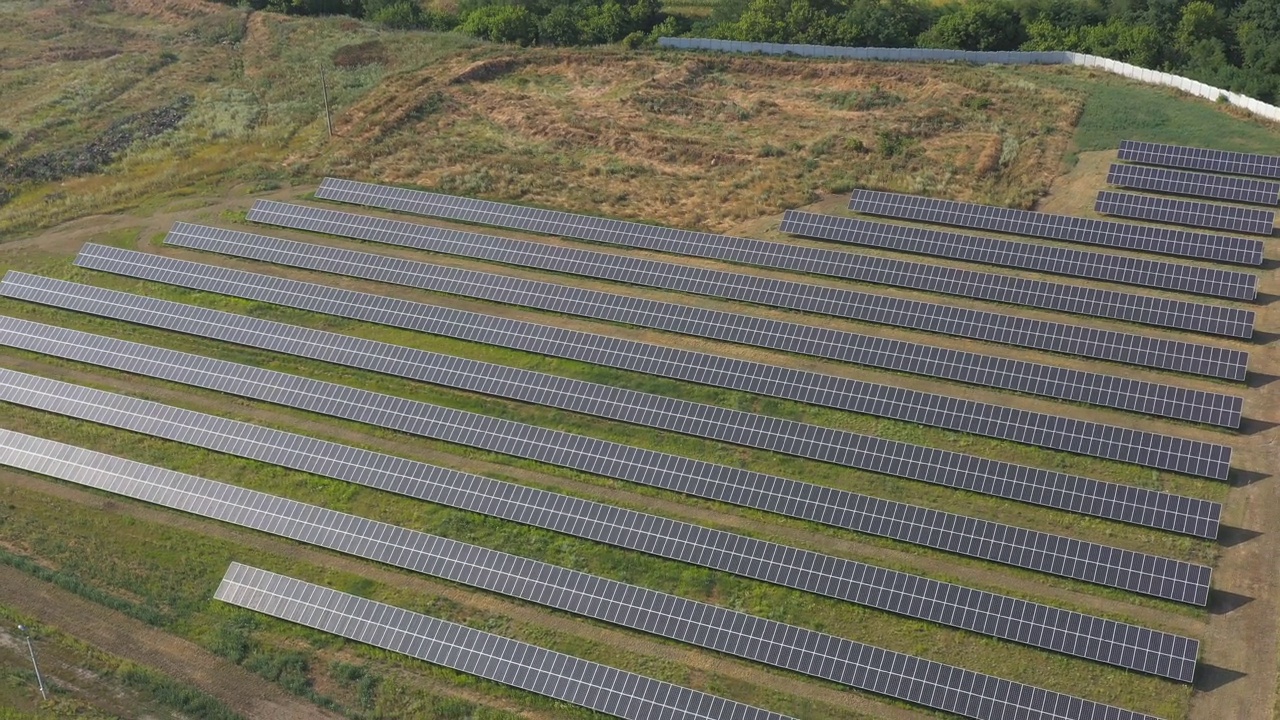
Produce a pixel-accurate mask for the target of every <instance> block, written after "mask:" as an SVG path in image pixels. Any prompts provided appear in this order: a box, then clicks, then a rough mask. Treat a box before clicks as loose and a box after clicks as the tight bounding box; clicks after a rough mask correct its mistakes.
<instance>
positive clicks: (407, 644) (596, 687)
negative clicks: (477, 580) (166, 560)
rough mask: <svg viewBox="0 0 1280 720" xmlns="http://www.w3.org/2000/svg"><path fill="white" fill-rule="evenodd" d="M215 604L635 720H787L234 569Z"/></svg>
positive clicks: (262, 573) (318, 588)
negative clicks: (222, 603)
mask: <svg viewBox="0 0 1280 720" xmlns="http://www.w3.org/2000/svg"><path fill="white" fill-rule="evenodd" d="M214 597H215V598H217V599H218V600H221V601H223V602H225V603H229V604H231V605H235V606H238V607H242V608H246V609H249V610H254V611H257V612H260V613H263V614H264V615H269V616H271V617H276V618H280V619H281V620H288V621H289V622H293V623H298V624H299V625H303V626H306V627H309V628H313V629H316V630H320V631H323V632H327V633H331V634H333V635H337V636H338V637H342V638H346V639H348V640H354V641H356V642H360V643H364V644H366V645H372V646H373V647H376V648H381V649H383V650H389V651H391V652H394V653H398V654H400V655H406V656H408V657H411V658H414V659H416V660H422V661H425V662H428V663H431V664H433V665H440V666H443V667H447V668H450V669H453V670H457V671H459V672H463V673H466V674H468V675H475V676H477V677H481V678H484V679H486V680H492V681H494V682H498V683H502V684H503V685H510V686H511V687H515V688H519V689H521V690H528V691H529V692H532V693H535V694H537V695H545V696H546V697H550V698H553V699H555V700H559V701H562V702H566V703H570V704H573V705H578V706H580V707H585V708H589V709H591V710H595V711H597V712H601V713H604V714H606V715H612V716H615V717H620V718H628V719H629V720H643V719H644V718H656V717H663V718H671V719H672V720H707V719H708V718H718V717H734V718H737V717H741V718H744V720H746V719H750V720H766V718H767V719H769V720H774V719H781V718H783V716H782V715H778V714H777V713H772V712H768V711H765V710H761V709H759V708H755V707H752V706H750V705H743V704H741V703H736V702H733V701H730V700H725V699H724V698H720V697H717V696H715V695H708V694H706V693H702V692H698V691H696V690H689V689H687V688H683V687H680V686H678V685H672V684H670V683H666V682H663V681H661V680H654V679H652V678H648V677H645V676H644V675H638V674H636V673H631V672H627V671H625V670H618V669H615V668H612V667H609V666H608V665H601V664H599V663H593V662H590V661H587V660H582V659H580V658H576V657H573V656H572V655H565V654H564V653H558V652H555V651H554V650H547V649H545V648H542V647H539V646H537V645H530V644H529V643H524V642H520V641H518V640H511V639H509V638H505V637H502V636H501V635H494V634H493V633H487V632H484V631H483V630H476V629H475V628H471V627H467V626H466V625H459V624H457V623H451V622H447V621H445V620H439V619H437V618H434V617H431V616H430V615H422V614H420V613H415V612H411V611H409V610H402V609H400V608H398V607H395V606H393V605H384V604H383V603H380V602H374V601H372V600H366V599H364V598H362V597H359V596H356V595H349V594H347V593H343V592H338V591H336V590H330V589H329V588H326V587H322V586H320V585H312V584H311V583H306V582H302V581H301V580H295V579H293V578H290V577H287V576H285V575H277V574H276V573H272V572H268V571H266V570H259V569H258V568H254V567H250V566H248V565H241V564H239V563H231V566H230V567H228V568H227V573H226V575H225V576H223V578H222V582H221V583H220V584H219V585H218V590H217V592H215V593H214Z"/></svg>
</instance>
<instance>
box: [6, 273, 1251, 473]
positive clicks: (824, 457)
mask: <svg viewBox="0 0 1280 720" xmlns="http://www.w3.org/2000/svg"><path fill="white" fill-rule="evenodd" d="M0 294H3V295H4V296H6V297H16V298H20V299H23V300H29V301H32V302H39V303H42V304H47V305H53V306H55V307H63V308H68V309H72V310H78V311H81V312H87V313H90V314H94V315H99V316H102V317H112V318H116V319H119V320H127V321H128V322H133V323H139V324H144V325H151V326H153V327H160V328H164V329H168V330H176V331H178V332H185V333H189V334H194V335H199V336H201V337H208V338H216V339H220V340H225V341H228V342H234V343H239V344H242V345H247V346H250V347H256V348H262V349H266V350H273V351H276V352H282V353H286V354H290V355H296V356H299V357H306V358H311V359H316V360H322V361H325V362H330V363H335V364H340V365H346V366H349V367H356V368H361V369H364V370H372V371H374V372H380V373H386V374H389V375H395V376H399V377H404V378H409V379H413V380H418V381H421V382H428V383H433V384H438V385H444V386H446V387H452V388H457V389H461V390H468V391H471V392H478V393H482V394H486V395H494V396H497V397H502V398H507V399H511V400H519V401H523V402H530V403H535V404H539V405H544V406H547V407H554V408H558V409H562V410H571V411H574V412H579V413H584V414H588V415H595V416H597V417H603V418H608V419H611V420H617V421H621V422H627V423H633V424H637V425H644V426H647V427H652V428H657V429H662V430H668V431H672V432H677V433H683V434H687V435H693V436H695V437H702V438H706V439H710V440H718V441H722V442H729V443H733V444H736V445H744V446H747V447H754V448H759V449H762V450H770V451H773V452H779V453H783V454H788V455H794V456H796V457H803V458H807V459H811V460H819V461H823V462H830V463H833V464H837V465H845V466H847V467H855V468H859V469H878V468H873V466H871V465H870V463H869V462H868V460H867V459H866V457H867V456H868V455H875V456H878V457H879V458H892V460H893V462H896V463H912V464H915V463H918V462H920V459H921V458H928V457H931V456H932V457H937V458H938V459H939V460H940V464H942V465H948V466H953V467H971V466H972V464H975V463H976V464H981V463H983V462H986V461H985V460H983V459H982V458H977V457H974V456H969V455H961V454H950V453H945V452H943V451H937V450H933V449H931V448H926V447H922V446H919V445H911V444H907V443H898V442H891V441H886V440H882V439H879V438H875V437H871V436H867V435H859V434H856V433H852V432H847V431H842V430H835V429H831V428H825V427H820V426H815V425H810V424H807V423H802V422H796V421H791V420H783V419H780V418H775V417H769V416H765V415H759V414H756V413H748V412H742V411H737V410H731V409H727V408H722V407H718V406H713V405H705V404H702V403H694V402H690V401H686V400H681V399H677V398H671V397H667V396H663V395H654V394H652V393H644V392H639V391H635V390H628V389H625V388H620V387H614V386H610V385H602V384H599V383H591V382H586V381H582V380H575V379H572V378H566V377H561V376H556V375H549V374H546V373H540V372H535V371H531V370H524V369H520V368H515V367H508V366H504V365H497V364H494V363H486V362H481V361H478V360H469V359H466V358H460V357H455V356H451V355H443V354H440V353H432V352H427V351H424V350H418V349H415V348H409V347H404V346H400V345H392V344H389V343H382V342H376V341H373V340H366V339H363V338H357V337H352V336H349V335H339V334H336V333H329V332H324V331H321V330H313V329H311V328H305V327H299V326H296V325H286V324H283V323H277V322H271V321H266V320H259V319H257V318H252V317H248V316H244V315H236V314H234V313H224V312H220V311H215V310H209V309H206V308H201V307H196V306H193V305H184V304H181V303H175V302H169V301H165V300H158V299H155V298H148V297H143V296H140V295H132V294H129V293H122V292H118V291H114V290H106V289H103V288H97V287H92V286H89V285H81V284H79V283H71V282H67V281H64V280H54V279H51V278H43V277H40V276H36V275H27V274H25V273H16V272H11V273H10V274H8V275H7V276H6V277H5V280H4V282H3V283H0ZM879 387H880V388H883V391H881V392H877V393H874V394H872V393H870V392H868V394H867V395H865V396H863V397H859V398H851V399H850V400H849V401H848V407H849V409H852V410H856V411H858V412H862V413H866V414H870V415H876V416H880V417H889V418H894V419H899V420H905V421H908V422H916V423H919V424H923V425H932V426H935V427H945V428H948V429H954V430H959V431H962V432H971V433H975V434H981V435H987V436H989V437H999V438H1002V439H1007V440H1012V441H1014V442H1023V443H1027V444H1034V445H1040V446H1049V447H1054V448H1055V449H1059V450H1065V451H1069V452H1076V453H1080V454H1084V455H1090V456H1094V457H1105V458H1108V459H1113V460H1119V461H1122V462H1129V463H1134V464H1138V465H1143V466H1146V467H1154V468H1159V469H1166V470H1173V471H1176V472H1182V473H1185V474H1190V475H1198V476H1202V477H1209V478H1212V479H1218V480H1222V479H1226V477H1227V474H1228V473H1229V472H1230V466H1231V448H1230V447H1228V446H1226V445H1216V444H1213V443H1206V442H1201V441H1195V440H1187V439H1183V438H1176V437H1173V436H1169V435H1160V434H1156V433H1149V432H1142V431H1138V430H1133V429H1131V428H1123V427H1119V426H1113V425H1102V424H1098V423H1087V422H1083V421H1076V420H1069V419H1067V418H1062V417H1057V416H1045V415H1039V414H1036V413H1025V414H1022V417H1023V418H1025V419H1026V420H1027V421H1028V423H1030V424H1028V425H1027V426H1017V425H1015V424H1014V418H1013V417H1012V415H1013V411H1012V410H1010V409H1008V408H1001V407H998V406H990V405H983V404H980V403H968V402H964V401H960V400H956V399H951V398H942V399H940V400H938V401H937V402H935V403H933V404H930V405H924V404H917V405H915V406H912V405H911V404H910V402H911V400H912V399H913V398H914V397H916V396H915V395H914V394H912V393H911V392H909V391H906V390H902V389H900V388H886V387H885V386H879ZM866 389H867V390H870V388H866ZM934 397H937V396H934ZM970 411H972V414H966V413H968V412H970ZM1022 470H1026V468H1023V469H1022Z"/></svg>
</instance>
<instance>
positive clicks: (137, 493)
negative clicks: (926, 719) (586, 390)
mask: <svg viewBox="0 0 1280 720" xmlns="http://www.w3.org/2000/svg"><path fill="white" fill-rule="evenodd" d="M0 462H2V463H3V464H6V465H9V466H11V467H18V468H21V469H24V470H28V471H31V472H37V473H40V474H43V475H48V476H50V477H56V478H59V479H62V480H67V481H69V482H74V483H77V484H80V485H85V486H87V487H93V488H96V489H99V490H105V491H107V492H112V493H115V494H117V495H121V496H124V497H130V498H133V499H136V500H142V501H145V502H149V503H152V504H155V505H160V506H163V507H168V508H173V509H176V510H181V511H184V512H188V513H191V514H193V515H199V516H202V517H209V518H214V519H217V520H221V521H223V522H228V523H231V524H235V525H240V526H242V527H248V528H251V529H255V530H260V531H262V532H267V533H270V534H273V535H279V536H282V537H287V538H291V539H294V540H298V541H301V542H304V543H308V544H311V545H316V546H318V547H324V548H328V549H332V550H336V551H338V552H342V553H345V554H349V555H353V556H355V557H360V558H365V559H368V560H372V561H375V562H380V563H384V564H387V565H392V566H395V567H400V568H404V569H407V570H411V571H414V572H418V573H422V574H424V575H430V576H433V577H439V578H443V579H446V580H450V581H452V582H458V583H461V584H464V585H469V586H471V587H477V588H481V589H484V590H489V591H492V592H496V593H499V594H503V595H507V596H510V597H516V598H520V599H522V600H526V601H529V602H534V603H537V604H539V605H544V606H547V607H553V608H557V609H561V610H565V611H568V612H571V613H574V614H577V615H582V616H585V617H590V618H594V619H597V620H602V621H605V622H609V623H612V624H615V625H620V626H622V627H627V628H631V629H634V630H639V631H641V632H646V633H649V634H653V635H658V636H662V637H666V638H670V639H673V640H678V641H680V642H685V643H688V644H691V645H694V646H697V647H703V648H707V649H711V650H717V651H720V652H725V653H729V654H733V655H737V656H739V657H744V658H747V659H750V660H754V661H757V662H762V663H765V664H768V665H773V666H776V667H782V668H786V669H790V670H794V671H796V672H801V673H805V674H807V675H811V676H814V677H820V678H824V679H829V680H832V681H835V682H840V683H843V684H845V685H849V686H851V687H857V688H860V689H864V690H870V691H872V692H877V693H881V694H887V695H891V696H893V697H900V698H901V699H904V700H910V701H911V702H916V703H919V704H924V705H927V706H930V707H938V708H939V709H944V710H950V711H953V712H954V711H957V710H956V708H959V707H964V708H965V710H964V711H963V713H964V714H969V715H971V716H973V717H980V718H987V717H990V718H992V719H993V720H995V719H996V718H1007V717H1009V716H1010V713H1014V714H1018V713H1020V714H1024V715H1027V714H1033V715H1034V714H1039V713H1043V712H1053V713H1054V714H1055V715H1057V716H1058V717H1068V718H1075V717H1079V718H1082V719H1083V718H1088V719H1089V720H1093V719H1095V718H1096V719H1097V720H1112V719H1113V718H1121V717H1133V715H1132V714H1126V713H1125V711H1123V710H1120V709H1119V708H1115V707H1110V706H1105V705H1100V704H1096V703H1091V702H1089V701H1087V700H1084V699H1081V698H1074V697H1070V696H1065V695H1059V694H1057V693H1053V692H1050V691H1048V690H1043V689H1040V688H1035V687H1032V686H1020V685H1017V684H1014V683H1009V681H1006V680H998V679H996V678H992V677H989V676H983V675H978V674H976V673H969V672H968V671H963V670H960V669H959V668H954V667H951V666H946V665H939V664H936V663H931V662H930V661H928V660H924V659H921V658H916V657H913V656H910V655H903V654H900V653H894V652H890V651H887V650H882V649H880V648H875V647H873V646H869V645H864V644H862V643H856V642H853V641H851V640H845V639H843V638H838V637H835V636H832V635H827V634H825V633H820V632H816V631H812V630H806V629H804V628H800V627H796V626H794V625H786V624H783V623H779V622H775V621H772V620H766V619H763V618H760V617H756V616H753V615H747V614H745V613H740V612H736V611H733V610H726V609H724V608H720V607H716V606H714V605H709V604H706V603H701V602H697V601H693V600H686V599H684V598H681V597H678V596H674V595H668V594H666V593H661V592H657V591H654V590H647V589H645V588H641V587H638V586H635V585H627V584H625V583H620V582H617V581H614V580H609V579H607V578H603V577H599V576H593V575H588V574H586V573H581V572H577V571H574V570H569V569H567V568H561V567H557V566H555V565H550V564H547V563H543V562H538V561H536V560H530V559H527V558H521V557H519V556H515V555H510V554H508V553H503V552H498V551H495V550H490V549H488V548H484V547H480V546H477V545H471V544H468V543H463V542H458V541H455V540H449V539H447V538H443V537H440V536H437V535H429V534H427V533H422V532H418V531H415V530H409V529H407V528H402V527H397V526H394V525H388V524H386V523H380V522H377V521H374V520H368V519H366V518H362V517H359V516H355V515H348V514H346V513H340V512H336V511H333V510H329V509H326V508H322V507H318V506H315V505H307V504H305V503H300V502H296V501H293V500H288V499H286V498H282V497H278V496H274V495H268V494H266V493H261V492H257V491H254V490H247V489H245V488H240V487H237V486H234V485H227V484H225V483H219V482H214V481H211V480H206V479H204V478H200V477H196V476H193V475H185V474H182V473H177V472H174V471H172V470H167V469H164V468H159V467H155V466H152V465H143V464H142V463H136V462H133V461H129V460H124V459H122V458H118V457H113V456H110V455H103V454H102V453H97V452H93V451H89V450H85V449H83V448H78V447H74V446H71V445H65V444H63V443H56V442H52V441H49V440H44V439H41V438H35V437H32V436H29V435H21V434H18V433H13V432H10V431H7V430H0ZM304 597H305V596H304ZM366 602H367V601H366ZM384 637H385V635H384ZM858 670H861V672H857V671H858ZM878 674H883V675H885V676H886V677H884V678H883V684H881V683H877V682H871V681H870V678H869V677H868V676H869V675H870V676H872V677H874V676H876V675H878ZM966 674H967V675H970V677H968V678H965V685H964V689H965V690H967V691H968V692H969V693H970V695H968V696H967V697H965V698H964V699H963V703H964V704H963V705H960V704H959V703H960V702H961V700H960V699H959V698H957V699H956V700H952V701H949V702H950V704H943V703H944V701H943V700H942V698H947V697H950V694H949V693H938V692H935V691H936V690H938V689H940V687H939V685H940V683H943V682H955V681H956V680H955V679H953V678H955V676H957V675H966ZM903 678H911V679H912V680H913V681H912V682H910V683H903V682H901V681H902V679H903ZM974 680H976V681H977V682H976V683H974V682H973V681H974ZM1011 691H1013V692H1012V693H1011ZM747 707H748V706H744V707H743V708H740V709H739V710H738V711H739V712H740V711H745V710H746V708H747ZM1064 712H1065V713H1066V714H1064ZM993 713H998V714H993ZM727 717H733V715H732V714H730V715H727Z"/></svg>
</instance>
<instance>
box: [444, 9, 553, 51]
mask: <svg viewBox="0 0 1280 720" xmlns="http://www.w3.org/2000/svg"><path fill="white" fill-rule="evenodd" d="M461 30H462V31H463V32H465V33H467V34H469V35H475V36H476V37H479V38H484V39H485V40H491V41H493V42H502V43H519V44H520V45H531V44H533V43H534V42H537V40H538V26H537V23H536V22H535V21H534V19H533V15H531V14H530V13H529V11H528V10H527V9H525V8H524V7H522V6H519V5H488V6H485V7H481V8H477V9H475V10H472V11H471V12H470V13H469V14H468V15H467V17H466V19H465V20H463V21H462V25H461Z"/></svg>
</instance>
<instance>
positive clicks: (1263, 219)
mask: <svg viewBox="0 0 1280 720" xmlns="http://www.w3.org/2000/svg"><path fill="white" fill-rule="evenodd" d="M1093 209H1094V210H1096V211H1098V212H1100V213H1102V214H1103V215H1115V216H1118V217H1126V218H1134V219H1136V220H1150V221H1152V222H1162V223H1172V224H1174V225H1191V226H1193V227H1206V228H1216V229H1219V230H1232V231H1235V232H1247V233H1254V234H1256V235H1270V234H1271V231H1272V229H1273V227H1274V225H1275V220H1276V214H1275V213H1273V212H1271V211H1270V210H1258V209H1255V208H1245V207H1238V206H1235V205H1218V204H1215V203H1206V202H1195V201H1193V200H1175V199H1173V198H1162V197H1152V196H1150V195H1134V194H1133V193H1122V192H1114V191H1112V190H1103V191H1101V192H1099V193H1098V201H1097V202H1096V203H1094V205H1093Z"/></svg>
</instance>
